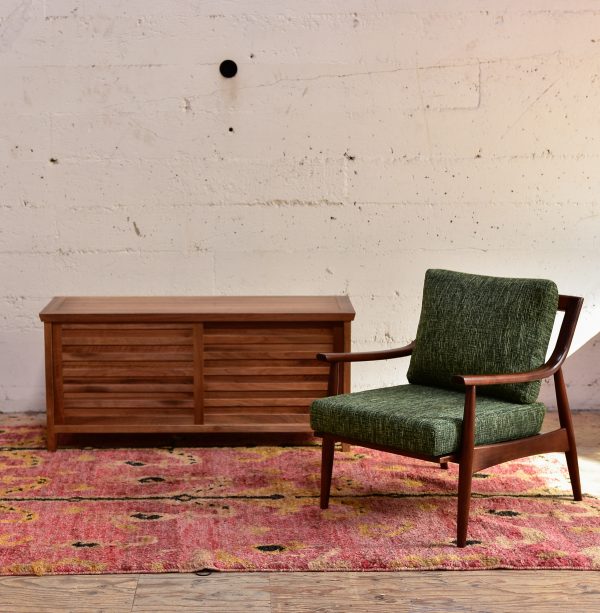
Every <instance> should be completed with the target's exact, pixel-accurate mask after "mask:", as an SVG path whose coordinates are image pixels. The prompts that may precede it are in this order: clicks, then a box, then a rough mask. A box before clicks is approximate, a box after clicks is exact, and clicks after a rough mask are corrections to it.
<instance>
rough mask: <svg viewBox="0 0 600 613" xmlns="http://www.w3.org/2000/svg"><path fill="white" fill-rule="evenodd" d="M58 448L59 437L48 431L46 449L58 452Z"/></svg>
mask: <svg viewBox="0 0 600 613" xmlns="http://www.w3.org/2000/svg"><path fill="white" fill-rule="evenodd" d="M57 447H58V436H57V435H56V433H54V432H51V431H50V430H47V431H46V449H48V451H56V448H57Z"/></svg>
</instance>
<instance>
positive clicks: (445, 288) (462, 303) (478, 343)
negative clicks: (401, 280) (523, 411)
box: [407, 270, 558, 403]
mask: <svg viewBox="0 0 600 613" xmlns="http://www.w3.org/2000/svg"><path fill="white" fill-rule="evenodd" d="M557 307H558V289H557V287H556V285H555V284H554V283H553V282H552V281H547V280H545V279H510V278H504V277H486V276H481V275H470V274H465V273H461V272H453V271H450V270H428V271H427V273H426V274H425V287H424V289H423V305H422V308H421V318H420V320H419V327H418V329H417V337H416V339H415V349H414V351H413V354H412V357H411V360H410V366H409V369H408V375H407V376H408V380H409V381H410V383H415V384H418V385H430V386H436V387H443V388H454V389H460V388H461V386H459V385H456V384H453V383H452V382H451V377H452V375H477V374H499V373H512V372H523V371H527V370H532V369H534V368H537V367H538V366H541V365H542V364H543V363H544V360H545V357H546V350H547V348H548V342H549V341H550V335H551V333H552V327H553V324H554V318H555V316H556V309H557ZM540 385H541V382H540V381H534V382H531V383H518V384H513V385H489V386H488V385H486V386H480V387H479V388H478V394H484V395H488V396H494V397H496V398H502V399H505V400H509V401H512V402H519V403H530V402H535V400H536V399H537V397H538V394H539V391H540Z"/></svg>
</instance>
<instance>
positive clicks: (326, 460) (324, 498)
mask: <svg viewBox="0 0 600 613" xmlns="http://www.w3.org/2000/svg"><path fill="white" fill-rule="evenodd" d="M334 447H335V441H334V439H333V437H331V436H324V437H323V442H322V443H321V501H320V504H321V508H322V509H327V508H328V507H329V492H330V490H331V473H332V472H333V453H334Z"/></svg>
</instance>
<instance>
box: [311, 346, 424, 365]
mask: <svg viewBox="0 0 600 613" xmlns="http://www.w3.org/2000/svg"><path fill="white" fill-rule="evenodd" d="M414 346H415V342H414V341H413V342H412V343H409V344H408V345H406V347H398V348H397V349H384V350H383V351H361V352H358V351H357V352H354V353H317V360H321V361H322V362H368V361H370V360H389V359H391V358H402V357H404V356H407V355H410V354H411V353H412V351H413V349H414Z"/></svg>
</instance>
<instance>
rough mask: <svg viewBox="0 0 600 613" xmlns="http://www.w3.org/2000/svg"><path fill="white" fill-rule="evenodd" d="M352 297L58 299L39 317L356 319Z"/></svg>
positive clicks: (50, 319)
mask: <svg viewBox="0 0 600 613" xmlns="http://www.w3.org/2000/svg"><path fill="white" fill-rule="evenodd" d="M354 315H355V312H354V308H353V307H352V303H351V302H350V299H349V298H348V296H143V297H142V296H120V297H117V296H110V297H109V296H102V297H100V296H97V297H96V296H59V297H56V298H53V299H52V300H51V301H50V302H49V303H48V304H47V305H46V306H45V307H44V309H42V311H41V312H40V319H41V320H42V321H46V322H52V321H57V322H60V321H100V320H102V321H106V320H112V321H117V320H122V321H123V320H128V321H152V320H157V319H159V320H161V321H168V320H171V321H186V320H187V321H216V320H239V321H245V320H257V319H264V320H274V319H277V320H285V319H289V320H294V321H298V320H305V321H311V320H321V321H323V320H336V321H339V320H342V321H350V320H352V319H354Z"/></svg>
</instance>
